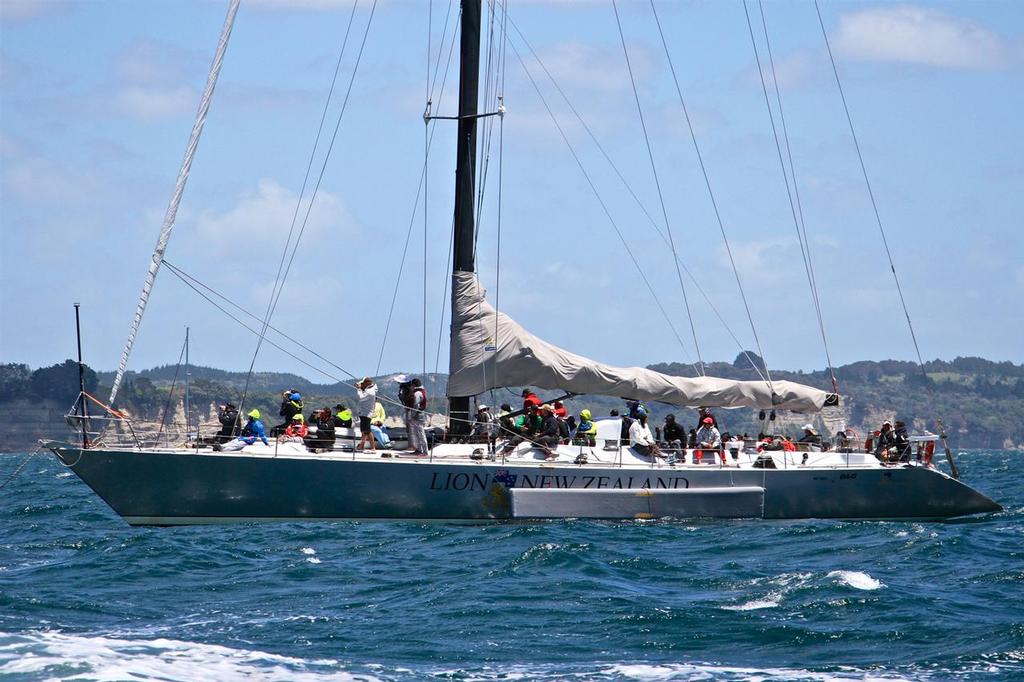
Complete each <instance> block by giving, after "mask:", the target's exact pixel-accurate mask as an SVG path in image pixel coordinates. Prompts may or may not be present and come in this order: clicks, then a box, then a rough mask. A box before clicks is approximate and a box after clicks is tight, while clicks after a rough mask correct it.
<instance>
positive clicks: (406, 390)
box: [398, 381, 413, 407]
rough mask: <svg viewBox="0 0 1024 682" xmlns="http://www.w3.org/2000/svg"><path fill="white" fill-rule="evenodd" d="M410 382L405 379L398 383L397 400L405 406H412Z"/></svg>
mask: <svg viewBox="0 0 1024 682" xmlns="http://www.w3.org/2000/svg"><path fill="white" fill-rule="evenodd" d="M412 400H413V398H412V382H411V381H407V382H405V383H404V384H399V385H398V402H400V403H402V404H403V405H405V406H406V407H412Z"/></svg>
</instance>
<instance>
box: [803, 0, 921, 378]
mask: <svg viewBox="0 0 1024 682" xmlns="http://www.w3.org/2000/svg"><path fill="white" fill-rule="evenodd" d="M814 11H815V12H816V13H817V14H818V25H819V26H820V27H821V35H822V37H823V38H824V39H825V48H826V49H827V50H828V58H829V61H830V62H831V64H832V74H833V75H834V76H835V79H836V87H837V88H838V89H839V97H840V99H842V101H843V111H845V112H846V122H847V123H848V124H849V125H850V136H851V137H852V138H853V146H854V148H855V149H856V150H857V159H858V161H860V170H861V173H862V174H863V175H864V185H865V186H866V187H867V190H868V197H870V199H871V208H872V210H873V211H874V213H875V222H876V223H877V224H878V232H879V234H881V235H882V244H883V245H884V246H885V255H886V257H887V258H888V259H889V270H891V271H892V278H893V281H894V282H896V293H898V294H899V297H900V305H901V306H903V315H904V316H905V317H906V318H907V327H908V328H909V329H910V339H911V340H912V341H913V342H914V352H916V353H917V363H918V364H919V365H920V366H921V371H922V372H923V371H924V360H923V359H922V358H921V348H920V346H918V344H917V334H915V333H914V325H913V323H912V322H911V321H910V312H909V311H908V310H907V302H906V299H904V297H903V288H902V287H901V286H900V278H899V276H898V275H897V274H896V265H895V263H893V259H892V251H890V250H889V240H888V239H886V236H885V228H883V227H882V217H881V215H880V214H879V212H878V203H877V202H876V201H875V193H874V191H873V190H872V189H871V180H869V179H868V169H867V166H866V165H865V164H864V155H863V154H862V153H861V151H860V142H859V141H858V140H857V131H856V130H854V128H853V117H852V116H851V115H850V107H849V105H848V104H847V102H846V94H845V93H844V92H843V84H842V82H841V81H840V80H839V69H838V68H837V67H836V58H835V56H833V54H832V46H831V44H829V41H828V33H827V32H826V31H825V21H824V20H823V19H822V18H821V8H820V7H819V6H818V0H814Z"/></svg>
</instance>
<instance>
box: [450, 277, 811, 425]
mask: <svg viewBox="0 0 1024 682" xmlns="http://www.w3.org/2000/svg"><path fill="white" fill-rule="evenodd" d="M485 293H486V292H485V291H484V288H483V286H482V285H481V284H480V281H479V279H477V277H476V275H475V274H474V273H472V272H456V273H455V277H454V292H453V295H454V306H453V307H454V310H453V314H452V317H453V320H452V344H451V359H450V362H449V368H450V369H449V371H450V376H449V378H448V395H449V396H472V395H478V394H480V393H483V392H484V391H487V390H489V389H491V388H496V387H501V386H536V387H538V388H546V389H558V390H563V391H565V392H567V393H577V394H584V393H590V394H597V395H611V396H620V397H624V398H634V399H638V400H646V401H657V402H663V403H669V404H672V405H679V406H681V407H726V408H733V407H752V408H772V407H774V408H778V409H786V410H793V411H796V412H817V411H819V410H821V408H822V406H823V405H824V404H825V401H826V399H827V397H828V393H826V392H825V391H822V390H819V389H816V388H812V387H810V386H804V385H801V384H797V383H793V382H790V381H773V382H772V384H771V387H769V386H768V384H767V383H766V382H763V381H733V380H731V379H716V378H713V377H698V378H695V379H687V378H683V377H675V376H669V375H667V374H662V373H661V372H655V371H653V370H650V369H645V368H642V367H613V366H611V365H605V364H602V363H599V362H595V361H593V360H590V359H589V358H585V357H583V356H581V355H576V354H575V353H570V352H569V351H566V350H563V349H561V348H558V347H557V346H554V345H552V344H550V343H548V342H547V341H544V340H542V339H540V338H538V337H537V336H534V335H533V334H531V333H530V332H528V331H526V330H525V329H523V328H522V327H521V326H520V325H519V324H518V323H517V322H516V321H515V320H513V319H512V318H510V317H509V316H508V315H505V314H504V313H501V312H497V311H496V310H495V309H494V308H493V307H492V306H491V305H490V304H489V303H488V302H487V301H486V299H485Z"/></svg>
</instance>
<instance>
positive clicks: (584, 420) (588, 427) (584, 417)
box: [576, 410, 597, 445]
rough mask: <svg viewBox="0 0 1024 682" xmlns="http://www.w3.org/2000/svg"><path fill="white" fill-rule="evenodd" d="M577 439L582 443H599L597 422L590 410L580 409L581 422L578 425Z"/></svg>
mask: <svg viewBox="0 0 1024 682" xmlns="http://www.w3.org/2000/svg"><path fill="white" fill-rule="evenodd" d="M576 441H577V442H578V443H579V444H580V445H597V424H595V423H594V419H593V417H592V415H591V414H590V410H580V423H579V426H577V427H576Z"/></svg>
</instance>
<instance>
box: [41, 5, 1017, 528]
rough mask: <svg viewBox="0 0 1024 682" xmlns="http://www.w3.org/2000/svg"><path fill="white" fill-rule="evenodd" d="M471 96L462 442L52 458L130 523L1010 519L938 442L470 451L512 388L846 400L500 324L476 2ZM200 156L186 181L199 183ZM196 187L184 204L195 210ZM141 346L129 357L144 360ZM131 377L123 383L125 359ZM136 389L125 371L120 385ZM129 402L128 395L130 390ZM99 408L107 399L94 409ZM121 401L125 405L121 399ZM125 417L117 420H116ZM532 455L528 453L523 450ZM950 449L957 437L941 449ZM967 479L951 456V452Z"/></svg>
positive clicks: (460, 174) (677, 398) (613, 432)
mask: <svg viewBox="0 0 1024 682" xmlns="http://www.w3.org/2000/svg"><path fill="white" fill-rule="evenodd" d="M235 10H237V0H234V1H233V2H232V4H231V8H230V9H229V13H228V21H227V22H226V24H225V30H224V32H222V36H221V43H220V45H219V47H218V52H217V57H216V58H215V60H214V67H215V68H214V69H213V70H212V71H211V79H210V81H209V82H208V84H207V92H206V93H205V94H204V98H203V104H201V106H200V116H199V117H197V129H194V130H193V139H192V140H190V144H189V150H190V153H191V152H192V151H194V149H195V144H196V143H197V142H198V131H201V120H202V119H203V118H205V108H206V106H208V104H209V99H210V95H212V83H213V82H215V76H216V73H215V72H216V70H219V65H220V61H221V59H222V58H223V50H224V49H225V48H226V44H227V37H228V36H229V35H230V23H231V21H233V16H234V15H233V13H234V11H235ZM461 10H462V11H461V37H460V60H461V61H460V87H459V112H458V117H457V120H458V123H457V125H458V137H457V145H458V149H457V168H456V181H455V217H454V247H453V262H452V265H453V272H452V294H451V308H452V311H451V312H452V317H451V319H452V322H451V339H450V360H449V363H450V366H449V382H448V396H447V397H448V401H449V411H448V413H449V419H450V421H449V428H448V430H447V433H448V440H447V442H442V443H439V444H436V445H434V447H433V448H432V449H431V451H430V453H429V455H428V456H426V457H414V456H403V454H402V453H398V456H395V457H388V458H382V457H380V456H379V454H378V453H371V452H360V451H356V450H354V449H353V450H352V451H341V450H332V451H327V452H324V451H316V452H314V451H310V450H308V449H307V448H306V447H304V446H303V445H302V444H297V443H283V444H271V445H264V444H261V443H259V442H257V443H255V444H253V445H249V446H246V447H245V448H244V449H242V450H241V451H238V452H230V453H228V452H219V451H215V450H214V449H212V448H211V447H204V446H198V445H196V444H191V446H190V447H149V446H144V445H143V444H142V443H141V442H135V443H130V444H128V445H125V446H113V445H107V444H104V443H103V441H102V440H96V439H91V438H90V437H89V434H87V433H86V424H87V423H88V419H87V418H86V415H85V412H84V405H85V404H86V397H87V396H86V395H85V394H84V390H83V395H82V396H81V400H80V403H79V405H80V406H82V410H81V411H79V412H78V413H77V414H76V415H70V416H71V417H73V418H75V419H76V421H75V423H76V424H78V425H79V426H80V428H81V429H82V438H81V441H80V442H79V443H71V442H66V441H48V442H46V443H45V445H46V447H48V448H49V449H50V450H51V451H52V452H53V453H54V455H56V457H57V458H58V459H59V460H60V461H61V462H62V463H63V464H65V465H66V466H67V467H69V468H70V469H71V470H72V471H74V472H75V474H76V475H78V476H79V477H80V478H81V479H82V480H83V481H84V482H85V483H86V484H87V485H88V486H89V487H90V488H92V489H93V490H94V491H95V492H96V494H97V495H99V496H100V498H102V499H103V501H104V502H106V503H107V504H108V505H109V506H110V507H111V508H112V509H113V510H114V511H115V512H116V513H117V514H119V515H120V516H121V517H122V518H123V519H124V520H125V521H127V522H128V523H129V524H132V525H180V524H203V523H226V522H245V521H268V520H328V519H415V520H473V521H489V520H507V519H559V518H600V519H661V518H669V519H679V518H687V519H689V518H712V519H796V518H859V519H893V518H923V519H939V518H948V517H954V516H961V515H966V514H977V513H987V512H996V511H999V510H1000V509H1001V507H1000V506H999V505H998V504H996V503H995V502H993V501H992V500H990V499H989V498H988V497H986V496H985V495H983V494H982V493H980V492H978V491H976V490H974V489H973V488H971V487H970V486H968V485H966V484H964V483H963V482H961V481H960V480H959V477H958V476H956V475H948V474H946V473H944V472H942V471H940V470H938V469H936V468H935V467H934V466H932V465H931V457H930V455H931V453H932V451H933V449H934V446H935V442H936V441H937V440H938V437H935V436H931V437H925V438H922V439H919V440H920V442H919V443H918V444H917V447H918V452H919V453H922V452H924V453H927V454H926V456H925V457H924V458H922V459H921V460H919V461H897V462H883V461H881V460H880V459H879V458H878V457H876V456H875V455H874V454H872V453H871V452H869V451H868V450H869V449H868V447H867V446H866V445H865V447H863V448H860V449H858V448H855V447H841V448H837V449H835V450H824V451H817V449H815V450H811V449H804V450H803V451H799V450H797V451H765V450H763V449H761V448H759V445H758V443H756V442H754V441H748V442H743V443H737V444H735V445H734V446H731V447H729V448H712V449H703V450H701V449H685V448H683V449H682V450H681V451H679V452H677V453H673V456H669V457H666V458H660V457H655V456H648V455H644V454H641V453H640V452H638V451H637V450H636V449H634V448H632V447H630V445H629V443H628V442H624V441H623V440H622V439H621V437H620V436H621V433H620V425H621V422H620V420H618V419H605V420H599V421H598V422H597V434H596V438H595V439H594V440H593V442H591V441H589V440H588V441H587V442H583V443H576V444H569V443H561V444H558V445H556V446H553V447H552V448H550V449H546V448H542V447H540V446H539V445H537V444H536V443H534V442H532V441H531V440H530V439H529V438H526V439H524V440H522V441H521V442H518V443H517V444H516V441H511V442H510V441H509V440H508V438H509V437H510V436H511V434H508V433H499V434H498V439H497V443H494V442H491V441H490V440H489V439H484V440H483V442H472V439H471V438H468V437H467V436H468V432H469V426H470V424H471V417H470V415H471V413H470V405H471V401H472V400H473V399H474V398H475V397H476V396H479V395H481V394H483V393H485V392H487V391H489V390H492V389H495V388H499V387H515V386H527V385H528V386H535V387H538V388H541V389H549V390H553V391H554V390H557V391H561V392H564V393H565V394H567V395H582V394H592V395H607V396H615V397H620V398H625V399H630V400H640V401H646V402H658V403H664V404H667V405H673V406H678V407H683V408H726V409H733V408H748V409H754V410H777V411H781V410H789V411H793V412H797V413H801V414H814V413H817V412H820V411H821V410H823V409H825V408H827V407H829V406H834V405H836V404H838V401H839V396H838V395H836V394H834V393H829V392H826V391H822V390H820V389H817V388H814V387H810V386H804V385H801V384H797V383H794V382H788V381H772V380H765V381H735V380H727V379H719V378H713V377H706V376H698V377H694V378H683V377H677V376H670V375H667V374H663V373H660V372H656V371H653V370H650V369H645V368H639V367H615V366H611V365H607V364H603V363H600V362H596V361H594V360H591V359H589V358H586V357H583V356H580V355H577V354H575V353H572V352H570V351H568V350H565V349H562V348H559V347H557V346H555V345H553V344H551V343H549V342H547V341H545V340H543V339H541V338H539V337H537V336H535V335H533V334H531V333H530V332H529V331H527V330H526V329H524V328H523V327H522V326H521V325H519V324H518V323H517V322H516V321H515V320H513V319H512V318H511V317H510V316H508V315H507V314H505V313H504V312H501V311H499V310H497V309H495V308H494V307H493V306H492V305H490V303H489V302H488V300H487V296H486V291H485V289H484V287H483V285H482V283H481V282H480V280H479V278H478V276H477V274H476V263H475V257H476V249H475V244H474V239H475V216H474V208H475V192H474V184H475V178H476V175H477V169H476V153H477V122H478V119H479V118H480V117H481V116H483V115H487V114H480V113H479V112H478V109H477V106H478V105H477V102H478V98H479V92H478V87H479V86H478V81H479V70H480V36H481V31H480V22H481V1H480V0H461ZM188 162H190V158H189V156H188V155H187V156H186V164H185V166H183V171H184V173H183V175H184V177H187V163H188ZM183 189H184V181H183V179H181V178H180V179H179V185H178V187H177V188H176V191H175V194H176V197H177V198H180V194H181V191H182V190H183ZM175 210H176V204H174V203H172V209H170V210H169V211H168V219H165V226H164V227H165V230H162V231H161V237H160V240H159V242H158V249H157V254H156V255H155V256H154V259H153V263H152V265H151V268H150V277H148V278H147V283H146V286H145V287H144V296H143V299H142V300H141V301H140V306H139V310H138V311H137V313H136V324H135V325H133V329H132V334H131V337H130V339H131V338H134V333H135V331H136V330H137V322H138V321H139V320H140V319H141V314H142V309H144V307H145V296H146V295H148V291H149V290H150V289H151V288H152V284H153V278H155V274H156V271H157V270H158V269H159V267H160V264H161V259H162V251H161V244H162V245H163V246H166V241H167V238H169V229H168V228H169V225H170V224H171V223H173V213H174V211H175ZM130 342H131V341H129V348H130ZM127 350H128V349H126V353H125V358H124V359H123V361H122V367H121V370H122V371H123V367H124V360H126V358H127ZM119 377H120V372H119ZM115 393H116V383H115ZM90 398H91V397H90ZM111 402H113V401H111ZM109 413H110V414H114V415H115V416H117V417H121V415H120V414H119V413H117V412H116V411H113V410H112V409H111V411H110V412H109ZM517 440H518V439H517ZM942 440H943V444H945V439H944V437H943V439H942ZM946 451H947V455H948V456H949V458H950V459H949V462H950V466H951V470H952V471H953V472H954V474H955V472H956V469H955V464H954V463H953V460H952V454H951V453H950V452H949V449H948V446H947V448H946Z"/></svg>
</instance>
